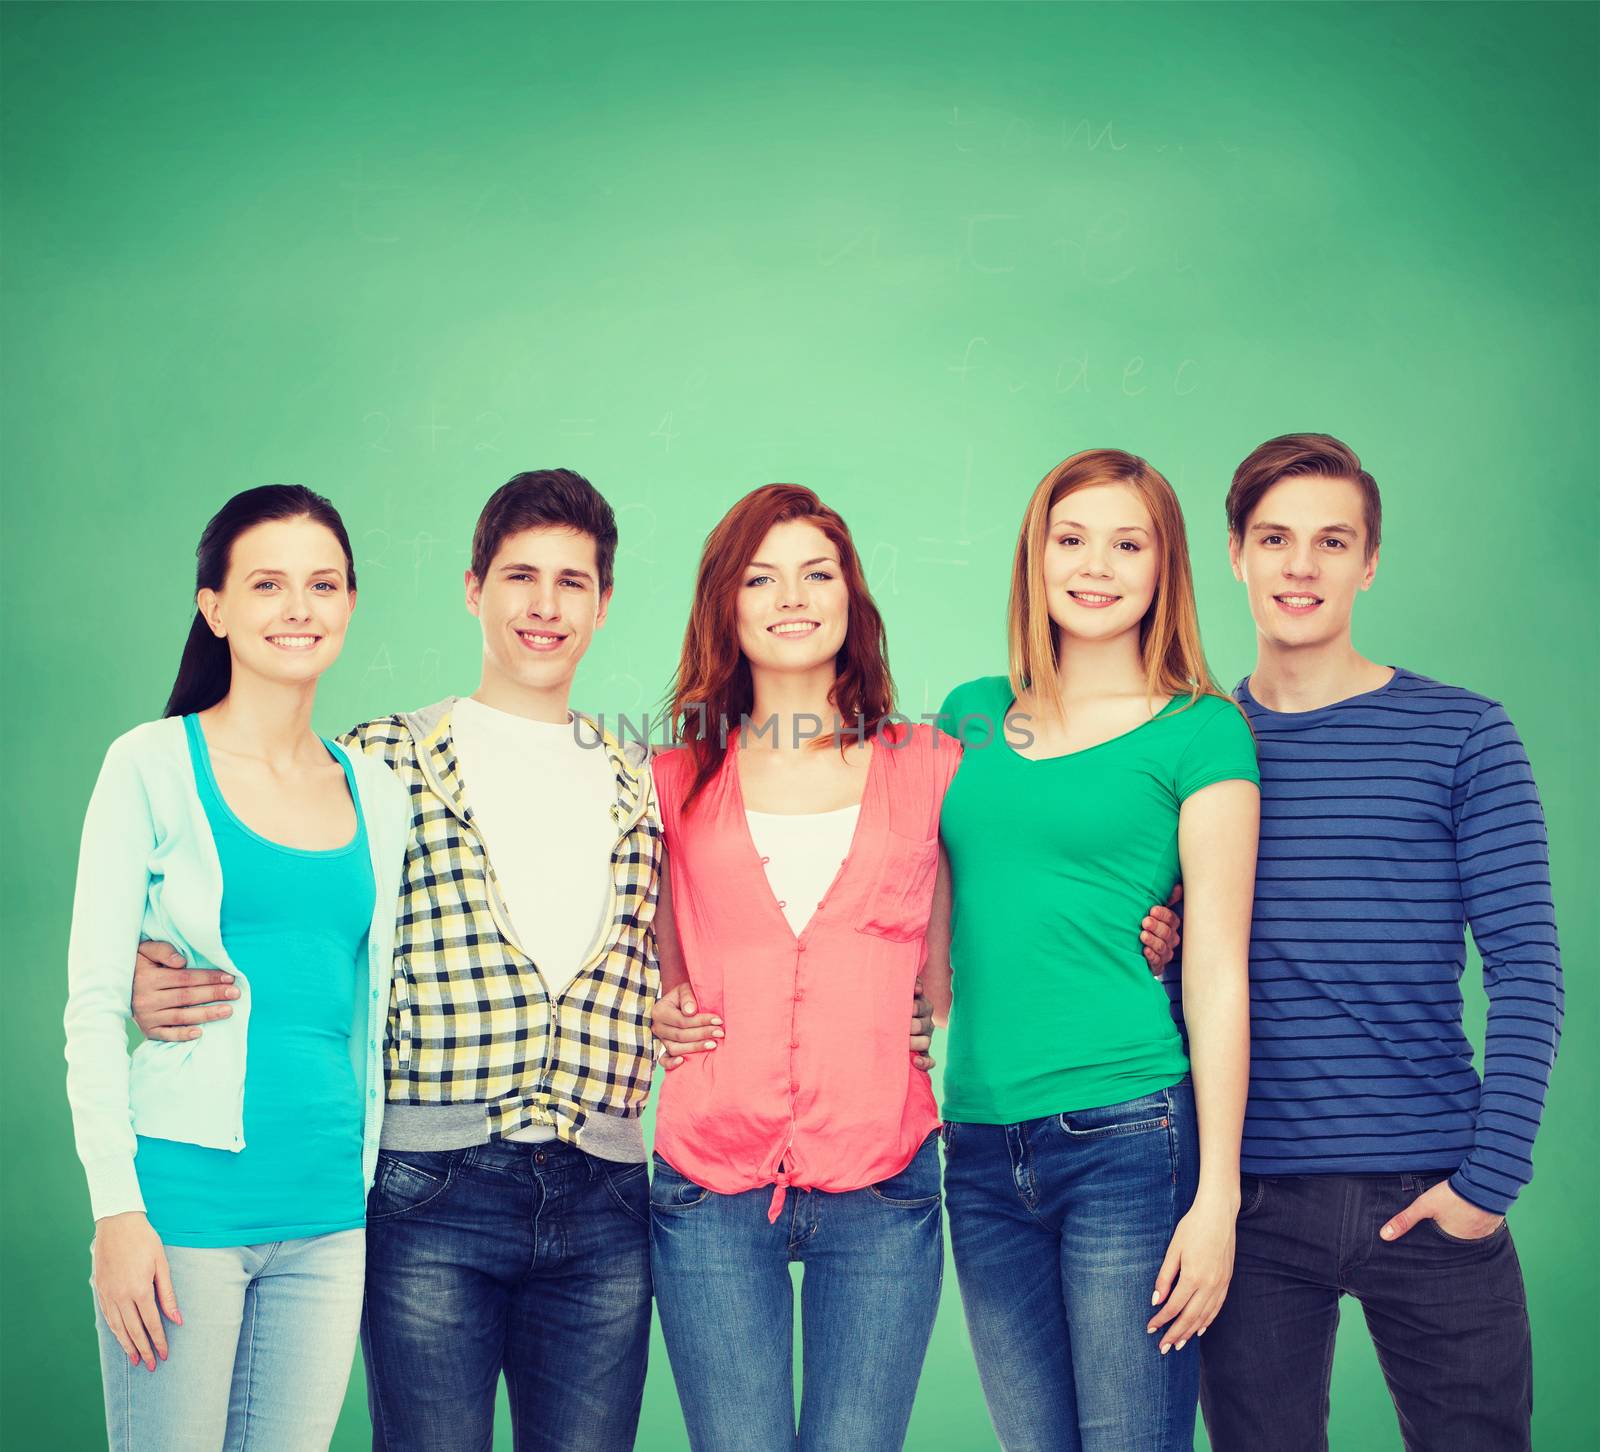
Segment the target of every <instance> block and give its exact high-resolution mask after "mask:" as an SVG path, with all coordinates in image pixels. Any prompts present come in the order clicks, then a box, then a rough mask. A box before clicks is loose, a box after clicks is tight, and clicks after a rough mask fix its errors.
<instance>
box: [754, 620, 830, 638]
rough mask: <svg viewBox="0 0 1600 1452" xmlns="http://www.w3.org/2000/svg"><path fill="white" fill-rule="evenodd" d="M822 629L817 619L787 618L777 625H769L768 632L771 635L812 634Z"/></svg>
mask: <svg viewBox="0 0 1600 1452" xmlns="http://www.w3.org/2000/svg"><path fill="white" fill-rule="evenodd" d="M820 629H821V626H819V625H818V624H817V622H816V621H815V620H785V621H782V622H781V623H779V624H777V625H769V626H768V627H767V632H768V633H769V634H771V635H810V634H811V632H812V631H813V630H820Z"/></svg>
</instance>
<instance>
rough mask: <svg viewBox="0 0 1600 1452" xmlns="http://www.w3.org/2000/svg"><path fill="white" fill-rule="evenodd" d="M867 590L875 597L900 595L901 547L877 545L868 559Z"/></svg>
mask: <svg viewBox="0 0 1600 1452" xmlns="http://www.w3.org/2000/svg"><path fill="white" fill-rule="evenodd" d="M867 588H868V589H869V590H870V591H872V593H873V594H874V595H883V594H889V595H898V594H899V593H900V547H899V546H898V545H892V544H875V545H873V547H872V553H871V554H870V555H869V556H868V557H867Z"/></svg>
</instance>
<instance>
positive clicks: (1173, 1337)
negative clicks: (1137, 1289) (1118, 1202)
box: [1145, 1194, 1239, 1356]
mask: <svg viewBox="0 0 1600 1452" xmlns="http://www.w3.org/2000/svg"><path fill="white" fill-rule="evenodd" d="M1238 1215H1239V1198H1238V1195H1237V1194H1235V1195H1234V1197H1233V1203H1232V1204H1228V1203H1227V1202H1226V1201H1225V1200H1224V1199H1223V1198H1222V1197H1220V1196H1219V1197H1213V1198H1206V1197H1205V1196H1204V1195H1203V1194H1202V1195H1197V1196H1196V1197H1195V1202H1194V1204H1193V1205H1192V1206H1190V1207H1189V1213H1188V1214H1187V1215H1185V1216H1184V1217H1183V1219H1182V1220H1180V1221H1179V1222H1178V1228H1177V1229H1176V1230H1174V1231H1173V1232H1172V1243H1171V1244H1170V1245H1169V1246H1168V1247H1167V1258H1166V1259H1165V1260H1164V1261H1162V1262H1161V1271H1160V1274H1159V1275H1157V1276H1156V1289H1155V1294H1154V1295H1153V1296H1152V1297H1151V1298H1150V1304H1151V1305H1153V1306H1161V1309H1160V1310H1159V1311H1157V1312H1156V1313H1155V1314H1154V1315H1153V1316H1152V1317H1151V1318H1150V1324H1149V1325H1148V1326H1146V1327H1145V1330H1146V1331H1147V1332H1150V1333H1152V1334H1153V1333H1155V1332H1156V1331H1160V1330H1161V1328H1162V1327H1163V1326H1165V1327H1166V1328H1167V1329H1166V1330H1165V1331H1162V1332H1161V1354H1162V1355H1163V1356H1165V1355H1166V1354H1167V1352H1169V1351H1171V1350H1172V1349H1173V1348H1174V1347H1175V1348H1176V1349H1177V1350H1179V1351H1182V1350H1183V1348H1184V1346H1185V1345H1186V1344H1187V1343H1188V1340H1189V1338H1190V1337H1191V1336H1204V1335H1205V1334H1206V1328H1207V1327H1208V1326H1210V1325H1211V1323H1212V1322H1213V1321H1214V1320H1215V1319H1216V1316H1217V1312H1218V1311H1220V1310H1221V1309H1222V1303H1223V1301H1224V1300H1225V1299H1226V1298H1227V1295H1228V1282H1229V1281H1230V1280H1231V1279H1232V1277H1233V1233H1234V1221H1235V1220H1236V1219H1237V1218H1238ZM1174 1281H1176V1282H1177V1284H1176V1285H1174V1284H1173V1282H1174ZM1163 1301H1164V1302H1165V1303H1166V1304H1165V1305H1162V1302H1163ZM1169 1323H1170V1324H1169Z"/></svg>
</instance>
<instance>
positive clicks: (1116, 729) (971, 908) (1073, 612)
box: [925, 449, 1259, 1452]
mask: <svg viewBox="0 0 1600 1452" xmlns="http://www.w3.org/2000/svg"><path fill="white" fill-rule="evenodd" d="M1009 638H1010V669H1009V671H1008V673H1007V674H1005V675H1001V676H990V677H986V678H984V679H980V680H976V681H971V682H969V683H968V684H966V685H963V686H960V687H958V688H957V689H956V690H955V691H953V692H952V693H951V695H950V697H949V699H948V700H947V701H946V703H945V708H944V709H945V719H946V722H947V724H948V727H949V729H950V730H951V731H952V732H954V733H955V735H956V736H957V737H958V738H959V739H962V740H964V741H965V742H966V743H967V747H966V750H965V752H964V754H963V757H962V763H961V768H960V771H959V773H958V774H957V775H956V777H955V779H954V782H953V783H952V785H951V787H950V789H949V792H948V795H947V797H946V799H945V803H944V812H943V817H942V821H941V824H940V833H941V839H942V842H943V847H944V851H945V854H946V856H947V859H948V869H947V876H946V875H945V874H941V880H940V884H941V892H940V896H941V898H943V897H944V896H945V895H946V893H948V894H949V895H950V901H951V907H952V911H951V913H950V915H949V919H948V921H949V923H950V932H949V935H948V937H946V935H945V934H944V933H943V932H942V931H939V932H936V933H935V935H934V939H933V942H932V943H931V951H930V958H929V964H928V970H927V972H926V974H925V981H926V983H927V990H928V993H929V996H930V997H931V998H932V999H933V1001H934V1008H935V1014H936V1016H943V1015H945V1014H948V1015H949V1022H950V1044H949V1062H948V1067H947V1071H946V1075H945V1085H944V1088H945V1102H944V1117H945V1120H946V1124H945V1128H944V1137H945V1162H946V1169H945V1194H946V1201H947V1206H948V1211H949V1216H950V1233H951V1243H952V1247H953V1250H954V1255H955V1263H956V1270H957V1274H958V1277H959V1280H960V1284H961V1297H962V1303H963V1306H964V1308H965V1311H966V1317H967V1324H968V1328H969V1330H970V1332H971V1335H972V1342H973V1348H974V1350H975V1352H976V1355H977V1360H978V1369H979V1373H980V1375H981V1378H982V1381H983V1388H984V1395H985V1398H986V1399H987V1401H988V1405H989V1412H990V1416H991V1418H992V1419H993V1422H994V1426H995V1430H996V1433H997V1434H998V1436H999V1439H1000V1442H1001V1445H1002V1446H1003V1447H1004V1448H1006V1449H1007V1452H1079V1449H1082V1452H1134V1449H1137V1452H1179V1449H1187V1448H1189V1447H1191V1446H1192V1443H1193V1436H1194V1420H1195V1408H1196V1402H1197V1398H1198V1391H1199V1360H1198V1350H1197V1348H1196V1347H1194V1346H1192V1345H1190V1344H1189V1343H1190V1342H1191V1340H1192V1338H1194V1337H1195V1336H1198V1335H1202V1334H1204V1332H1205V1329H1206V1327H1207V1326H1209V1325H1210V1323H1211V1320H1212V1318H1213V1317H1215V1316H1216V1314H1217V1311H1218V1309H1219V1307H1220V1306H1221V1305H1222V1300H1223V1297H1224V1295H1225V1294H1226V1291H1227V1285H1228V1278H1229V1275H1230V1271H1231V1267H1232V1263H1233V1235H1234V1230H1233V1227H1234V1218H1235V1216H1236V1214H1237V1211H1238V1208H1239V1137H1240V1127H1241V1123H1242V1119H1243V1113H1244V1100H1245V1089H1246V1085H1247V1081H1248V1076H1249V996H1248V983H1247V975H1246V960H1247V949H1248V944H1249V936H1250V905H1251V896H1252V890H1253V883H1254V869H1255V853H1256V829H1257V820H1258V812H1259V794H1258V789H1257V781H1258V777H1257V772H1256V760H1255V749H1254V744H1253V741H1252V738H1251V735H1250V730H1249V728H1248V726H1247V725H1246V723H1245V720H1244V717H1243V716H1242V714H1241V713H1240V711H1239V709H1238V707H1237V706H1235V705H1234V703H1233V702H1232V701H1230V700H1229V699H1228V698H1227V697H1225V696H1223V695H1222V694H1221V693H1220V692H1219V691H1218V690H1217V689H1216V687H1215V685H1214V684H1213V682H1212V679H1211V674H1210V671H1209V670H1208V669H1207V666H1206V662H1205V657H1204V654H1203V653H1202V650H1201V645H1200V635H1199V630H1198V628H1197V625H1196V620H1195V607H1194V592H1193V587H1192V584H1191V580H1190V572H1189V559H1188V552H1187V546H1186V542H1185V537H1184V528H1183V516H1182V513H1181V512H1180V510H1179V507H1178V501H1177V498H1176V496H1175V495H1174V494H1173V492H1172V489H1171V487H1170V486H1169V485H1168V483H1167V481H1166V480H1165V479H1163V478H1162V477H1161V475H1160V474H1158V473H1157V472H1156V471H1155V470H1154V469H1152V468H1151V467H1150V465H1148V464H1147V463H1145V462H1144V461H1143V460H1142V459H1138V458H1135V457H1133V456H1132V455H1131V454H1125V453H1121V452H1119V451H1117V450H1112V449H1095V450H1090V451H1088V452H1086V453H1081V454H1076V455H1074V456H1073V457H1072V458H1070V459H1068V460H1066V461H1065V462H1064V463H1062V464H1060V465H1059V466H1057V467H1056V468H1055V469H1052V470H1051V471H1050V473H1049V474H1047V475H1046V476H1045V478H1044V480H1043V481H1042V482H1041V483H1040V484H1039V486H1038V488H1037V489H1036V490H1035V491H1034V494H1033V498H1032V499H1031V500H1030V502H1029V504H1028V508H1027V510H1026V512H1025V514H1024V517H1023V523H1022V532H1021V536H1020V538H1019V540H1018V542H1017V550H1016V561H1015V567H1014V571H1013V576H1012V583H1011V603H1010V621H1009ZM980 741H981V742H983V743H984V744H985V745H986V746H987V748H988V749H984V750H978V749H975V748H976V747H977V746H978V744H979V743H980ZM1180 878H1181V879H1182V882H1183V885H1184V904H1185V912H1184V933H1185V947H1184V967H1183V1015H1184V1019H1185V1021H1186V1023H1187V1030H1188V1043H1187V1044H1185V1041H1184V1038H1183V1036H1182V1035H1181V1034H1180V1031H1179V1029H1178V1027H1177V1026H1176V1025H1175V1024H1174V1021H1173V1016H1172V1014H1171V1011H1170V1005H1169V1001H1168V997H1167V994H1166V993H1165V991H1164V990H1163V988H1162V986H1161V984H1159V983H1157V982H1155V981H1154V980H1153V979H1152V978H1151V976H1150V974H1149V973H1148V972H1147V971H1146V967H1145V963H1144V961H1143V960H1142V959H1141V957H1140V955H1139V953H1138V952H1137V951H1136V950H1135V949H1134V948H1133V947H1132V945H1131V944H1130V943H1129V942H1128V941H1126V938H1125V936H1124V934H1123V933H1122V931H1121V929H1120V926H1119V925H1120V924H1121V923H1122V922H1124V921H1126V920H1127V919H1128V918H1129V916H1130V915H1134V914H1136V913H1138V912H1139V911H1140V910H1141V908H1142V905H1143V904H1145V903H1148V902H1150V901H1152V900H1156V901H1160V900H1162V899H1164V898H1165V897H1166V896H1167V894H1168V892H1169V891H1170V890H1171V889H1172V887H1173V885H1174V883H1176V882H1177V881H1178V880H1179V879H1180ZM945 921H946V918H945V915H944V914H943V913H942V912H939V913H936V914H935V922H936V924H941V925H942V924H943V923H944V922H945ZM952 973H953V980H952V976H951V975H952ZM952 988H953V993H954V1008H953V1010H952V1008H951V995H952Z"/></svg>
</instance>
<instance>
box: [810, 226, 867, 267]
mask: <svg viewBox="0 0 1600 1452" xmlns="http://www.w3.org/2000/svg"><path fill="white" fill-rule="evenodd" d="M856 252H864V253H865V254H866V256H867V257H868V258H869V259H871V260H872V261H873V262H876V261H877V260H878V229H877V228H876V227H863V228H862V229H861V231H859V232H857V233H856V234H855V236H853V237H852V238H851V239H850V240H849V241H848V242H846V243H845V244H844V246H843V247H841V248H839V250H838V251H837V252H832V253H830V254H829V255H828V256H826V257H824V258H823V259H822V265H823V266H824V267H832V266H834V264H835V263H838V262H842V261H843V260H844V259H845V258H846V257H849V256H850V255H851V254H852V253H856Z"/></svg>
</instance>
